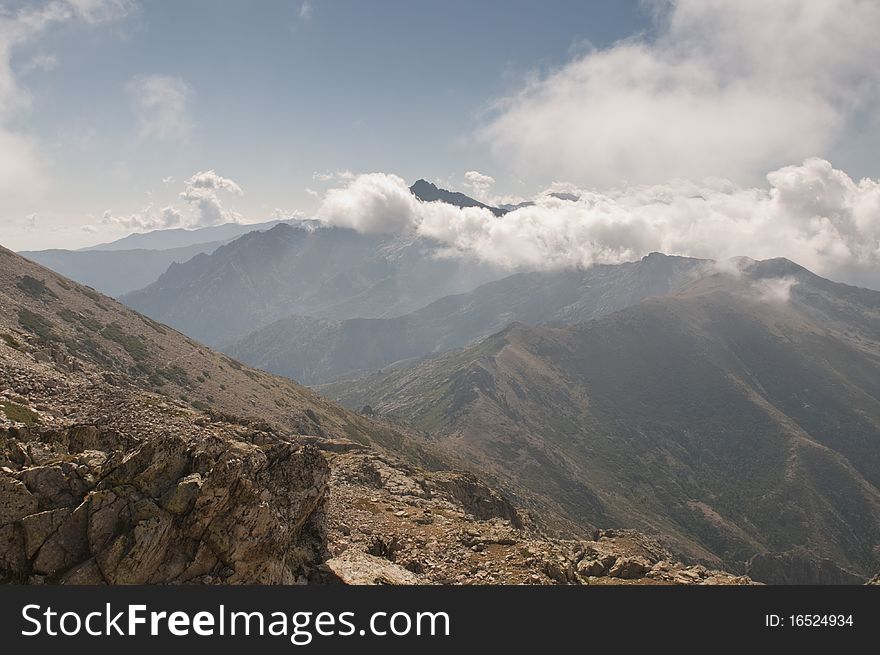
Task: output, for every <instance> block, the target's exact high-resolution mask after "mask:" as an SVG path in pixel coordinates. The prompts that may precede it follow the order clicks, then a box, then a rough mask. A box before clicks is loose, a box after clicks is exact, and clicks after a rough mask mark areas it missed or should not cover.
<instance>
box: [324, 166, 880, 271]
mask: <svg viewBox="0 0 880 655" xmlns="http://www.w3.org/2000/svg"><path fill="white" fill-rule="evenodd" d="M766 180H767V183H766V184H765V185H764V186H762V187H743V186H738V185H736V184H734V183H732V182H730V181H727V180H724V179H714V180H708V181H705V182H702V183H699V184H698V183H694V182H689V181H682V180H679V181H673V182H669V183H665V184H660V185H631V186H624V187H619V188H616V189H611V190H604V191H597V190H593V189H577V188H573V187H570V186H567V187H565V188H566V189H568V192H567V194H566V195H565V197H557V196H555V195H552V194H550V193H541V194H539V195H537V196H536V197H535V199H534V205H531V206H526V207H521V208H519V209H516V210H514V211H511V212H509V213H508V214H506V215H504V216H502V217H495V216H493V215H492V213H491V212H489V211H488V210H485V209H480V208H465V209H459V208H457V207H453V206H451V205H447V204H445V203H440V202H433V203H424V202H421V201H420V200H418V199H417V198H415V197H414V196H413V195H412V194H411V193H410V192H409V190H408V188H407V185H406V182H405V181H404V180H403V179H401V178H400V177H397V176H396V175H386V174H382V173H371V174H366V175H360V176H358V177H356V178H355V179H354V180H353V181H352V182H351V183H350V184H348V185H347V186H345V187H340V188H336V189H332V190H330V191H329V192H328V193H327V194H326V195H325V196H324V199H323V201H322V203H321V206H320V208H319V210H318V217H319V219H321V220H322V221H324V222H326V223H330V224H333V225H339V226H345V227H351V228H354V229H356V230H359V231H362V232H370V233H400V232H410V233H414V234H418V235H420V236H423V237H427V238H431V239H435V240H437V241H439V242H440V243H441V244H442V245H443V248H442V250H443V252H445V253H446V254H468V255H473V256H477V257H479V258H481V259H483V260H486V261H489V262H493V263H496V264H500V265H503V266H506V267H509V268H511V269H555V268H566V267H584V266H589V265H591V264H594V263H618V262H622V261H630V260H633V259H637V258H639V257H642V256H644V255H645V254H647V253H649V252H652V251H660V252H665V253H669V254H679V255H687V256H693V257H702V258H707V259H716V260H720V259H727V258H731V257H736V256H740V255H745V256H749V257H753V258H755V259H766V258H772V257H788V258H789V259H792V260H794V261H796V262H798V263H799V264H801V265H803V266H806V267H808V268H810V269H812V270H814V271H816V272H817V273H819V274H823V275H829V276H831V277H833V278H835V279H841V280H844V281H853V282H854V283H861V284H866V285H870V286H874V287H880V218H878V217H880V181H877V180H873V179H863V180H861V181H858V182H857V181H854V180H853V179H851V178H850V177H849V176H848V175H847V174H846V173H844V172H843V171H840V170H837V169H835V168H833V167H832V166H831V164H830V163H829V162H827V161H825V160H822V159H816V158H813V159H808V160H806V161H804V162H803V163H802V164H800V165H797V166H786V167H784V168H780V169H777V170H775V171H773V172H771V173H769V174H768V175H767V176H766Z"/></svg>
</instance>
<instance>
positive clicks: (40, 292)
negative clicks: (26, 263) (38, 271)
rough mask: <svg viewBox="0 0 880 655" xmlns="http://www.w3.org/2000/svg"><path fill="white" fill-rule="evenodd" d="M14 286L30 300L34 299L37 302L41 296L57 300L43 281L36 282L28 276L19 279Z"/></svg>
mask: <svg viewBox="0 0 880 655" xmlns="http://www.w3.org/2000/svg"><path fill="white" fill-rule="evenodd" d="M15 286H17V287H18V288H19V289H21V290H22V291H24V292H25V293H26V294H27V295H29V296H30V297H31V298H36V299H38V300H39V299H41V298H43V296H52V297H53V298H58V296H56V295H55V292H54V291H52V289H50V288H49V287H47V286H46V283H45V282H44V281H43V280H38V279H37V278H35V277H31V276H30V275H25V276H23V277H21V278H20V279H19V280H18V282H17V283H16V285H15Z"/></svg>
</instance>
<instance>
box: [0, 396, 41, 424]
mask: <svg viewBox="0 0 880 655" xmlns="http://www.w3.org/2000/svg"><path fill="white" fill-rule="evenodd" d="M0 409H2V410H3V413H4V414H6V418H8V419H9V420H10V421H15V422H16V423H24V424H25V425H26V426H28V427H29V428H32V427H34V425H36V424H37V421H38V420H39V418H40V417H39V415H38V414H36V413H35V412H32V411H31V410H30V409H28V408H27V407H25V406H24V405H19V404H18V403H14V402H12V401H11V400H4V401H2V402H0Z"/></svg>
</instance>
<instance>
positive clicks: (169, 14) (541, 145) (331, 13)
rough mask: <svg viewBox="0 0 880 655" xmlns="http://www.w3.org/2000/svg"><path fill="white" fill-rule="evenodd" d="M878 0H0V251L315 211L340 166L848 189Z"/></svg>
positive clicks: (875, 125)
mask: <svg viewBox="0 0 880 655" xmlns="http://www.w3.org/2000/svg"><path fill="white" fill-rule="evenodd" d="M878 9H880V8H878V6H877V3H875V2H864V1H863V0H827V1H823V2H821V3H819V2H816V3H812V2H801V1H800V0H778V1H776V2H773V3H766V2H762V1H760V0H742V1H736V0H706V1H700V0H642V1H641V2H638V1H620V0H615V1H612V0H604V1H599V0H596V1H594V2H587V1H585V0H571V1H562V0H546V1H543V2H529V1H526V0H470V1H464V0H444V1H443V2H428V1H426V0H424V1H415V0H413V1H408V2H404V1H403V0H400V1H391V0H371V1H355V0H309V1H308V2H303V1H302V0H288V1H281V0H260V1H252V2H245V1H243V0H242V1H237V2H236V1H227V2H219V1H209V0H177V1H175V2H165V1H159V0H152V1H151V0H30V1H27V2H22V1H18V0H0V197H2V198H3V200H2V204H0V226H2V234H0V243H3V244H4V245H7V246H10V247H13V248H16V249H24V248H45V247H79V246H83V245H88V244H90V243H95V242H100V241H105V240H108V239H112V238H115V237H119V236H122V235H124V234H126V233H129V232H131V231H142V230H147V229H155V228H159V227H174V226H184V227H197V226H200V225H207V224H212V223H216V222H223V221H228V220H236V221H242V222H257V221H262V220H267V219H269V218H272V217H273V216H291V215H304V216H313V215H316V214H317V215H320V214H321V213H322V211H324V210H326V212H330V210H331V209H333V208H332V207H327V192H328V190H329V189H331V188H337V187H347V186H348V185H352V184H353V183H354V182H355V181H356V180H357V179H358V178H357V177H356V176H357V174H362V173H382V174H394V175H397V176H400V177H401V178H403V179H404V180H405V181H407V182H411V181H413V180H414V179H416V178H418V177H426V178H428V179H432V180H435V181H438V182H441V183H443V184H444V185H447V186H450V187H454V188H457V189H460V190H463V191H465V192H468V193H471V194H472V195H476V196H478V197H480V198H481V199H482V200H485V201H487V202H503V201H512V200H518V199H522V198H529V197H532V196H533V195H534V194H536V193H538V192H540V191H541V190H542V189H546V188H547V187H548V186H550V185H552V184H556V185H557V186H566V185H569V186H573V187H577V188H579V189H593V190H600V191H602V190H609V189H620V188H626V189H629V188H632V187H633V185H658V184H667V183H670V182H672V181H675V180H678V181H679V182H680V181H682V180H685V181H690V182H693V183H695V184H696V183H703V182H706V181H707V180H709V181H710V186H711V187H712V188H713V189H715V188H722V187H723V184H729V185H735V186H736V187H737V188H743V189H746V190H747V192H746V193H745V195H746V196H747V195H749V193H752V192H751V191H748V189H754V193H759V194H764V195H772V194H773V193H774V191H773V188H774V187H773V183H772V181H768V180H769V178H768V177H767V175H768V173H772V172H773V171H775V170H778V169H781V168H782V167H785V166H789V165H800V164H803V163H804V162H805V160H807V159H808V158H810V157H819V158H823V159H827V160H830V161H831V163H832V164H833V165H834V167H835V169H834V170H837V169H841V170H843V171H845V172H846V173H845V174H846V175H848V176H849V178H851V179H850V181H849V182H848V183H847V184H850V183H851V184H857V182H858V180H859V179H860V178H861V177H864V176H870V177H877V176H878V174H880V163H878V161H877V159H876V157H875V156H874V152H876V151H877V149H878V147H880V138H878V134H880V111H878V107H880V102H878V97H880V91H878V89H880V71H878V68H877V66H876V61H878V58H880V46H878V45H876V41H877V39H876V38H875V35H874V33H873V31H874V30H873V27H875V26H876V25H877V24H878V20H880V16H878ZM842 44H845V47H842ZM804 170H809V171H812V172H813V173H815V172H816V171H820V170H826V169H825V168H822V167H820V166H812V167H807V168H806V169H804ZM829 170H831V169H829ZM813 173H811V175H812V174H813ZM805 175H806V174H805ZM835 175H836V173H835ZM808 177H809V176H806V177H805V176H803V175H802V176H801V179H804V180H806V179H807V178H808ZM810 179H811V178H810ZM712 180H715V181H714V182H712ZM718 180H724V181H725V182H724V183H723V184H722V183H721V182H718ZM804 184H805V185H806V186H805V188H807V193H808V194H813V195H815V188H814V187H815V185H816V184H820V182H816V183H815V184H813V183H812V182H810V183H809V184H807V183H806V182H805V183H804ZM811 184H813V186H810V185H811ZM719 185H720V186H719ZM380 186H381V185H380ZM392 186H393V185H392ZM826 187H827V185H826ZM383 188H387V185H385V187H383ZM676 188H679V187H676ZM847 188H849V187H847ZM854 188H855V187H854ZM871 188H872V189H873V187H871ZM754 193H753V195H754ZM860 193H861V192H860ZM777 195H778V194H777ZM862 195H864V194H862ZM339 197H340V196H339V195H338V194H337V195H335V196H334V198H335V199H336V200H337V201H338V199H339ZM811 197H812V196H811ZM859 197H860V198H861V196H859ZM871 197H873V196H871ZM847 202H848V203H849V204H848V205H847V206H848V207H849V206H855V204H859V203H860V204H859V207H861V208H862V209H860V210H859V211H861V212H862V214H864V212H865V211H866V210H864V206H866V205H865V202H866V201H862V200H860V201H859V203H855V201H852V202H850V201H849V200H847ZM872 202H873V201H872ZM813 204H814V205H815V204H816V203H813ZM819 204H822V203H819ZM624 205H625V203H624ZM823 206H824V205H823ZM322 208H324V209H322ZM810 211H813V209H810ZM847 211H848V210H847ZM862 214H859V216H862ZM800 218H802V219H804V220H806V219H810V220H812V219H813V218H816V217H815V216H804V217H800ZM582 219H583V216H581V217H580V218H578V219H577V220H582ZM829 220H831V219H829ZM834 220H837V221H838V222H839V226H838V227H835V229H837V230H839V231H841V233H842V234H843V233H845V232H846V225H851V224H855V223H858V224H859V225H860V226H861V225H862V223H864V222H865V220H866V219H864V218H859V219H858V221H856V220H855V219H850V218H846V219H844V218H839V217H838V218H836V219H833V220H832V222H833V221H834ZM348 222H349V223H352V224H357V223H358V221H357V217H353V218H351V219H350V220H348ZM378 223H379V224H382V220H381V217H379V221H378ZM689 229H690V228H689ZM817 229H819V228H817ZM859 229H862V227H860V228H859ZM872 229H873V228H872ZM872 235H873V232H872V233H871V235H868V237H869V238H868V242H869V243H872V242H871V241H870V238H873V236H872ZM844 236H847V235H846V234H843V236H841V238H844ZM865 236H866V235H865V234H864V233H862V232H859V233H858V239H862V240H864V238H865ZM849 237H852V235H849ZM811 238H812V237H811ZM816 239H819V237H816ZM672 241H673V242H675V243H677V241H676V240H675V239H673V240H672ZM814 241H815V239H814ZM817 243H818V241H817ZM600 245H601V244H600ZM603 247H604V246H603ZM815 247H816V248H817V249H818V248H826V249H827V248H828V246H827V245H816V246H815ZM682 249H683V251H684V250H686V248H684V247H682ZM701 252H702V251H701ZM744 254H748V253H744ZM841 256H842V255H841Z"/></svg>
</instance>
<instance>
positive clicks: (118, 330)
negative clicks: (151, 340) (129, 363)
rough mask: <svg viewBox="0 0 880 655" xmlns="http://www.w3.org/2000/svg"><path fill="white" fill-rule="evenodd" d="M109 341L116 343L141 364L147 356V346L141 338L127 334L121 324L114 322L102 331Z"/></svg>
mask: <svg viewBox="0 0 880 655" xmlns="http://www.w3.org/2000/svg"><path fill="white" fill-rule="evenodd" d="M101 334H103V335H104V336H105V337H106V338H107V339H110V340H111V341H115V342H116V343H118V344H119V345H120V346H122V347H123V348H124V349H125V352H127V353H128V354H129V355H131V357H132V359H134V360H135V361H136V362H139V361H141V360H143V359H145V358H146V356H147V345H146V344H145V343H144V341H143V339H142V338H141V337H139V336H136V335H132V334H128V333H126V332H125V331H124V330H123V329H122V326H121V325H119V323H116V322H113V323H111V324H110V325H108V326H107V327H105V328H104V329H103V330H101Z"/></svg>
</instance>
